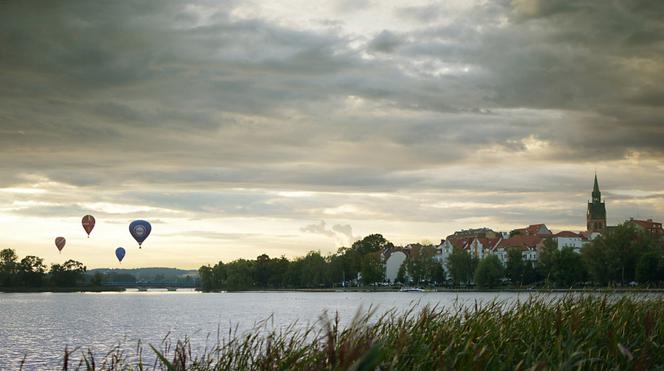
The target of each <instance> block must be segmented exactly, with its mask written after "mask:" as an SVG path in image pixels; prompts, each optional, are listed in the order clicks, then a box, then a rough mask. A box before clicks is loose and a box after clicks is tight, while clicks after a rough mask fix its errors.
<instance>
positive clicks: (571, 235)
mask: <svg viewBox="0 0 664 371" xmlns="http://www.w3.org/2000/svg"><path fill="white" fill-rule="evenodd" d="M551 239H552V240H553V242H555V243H556V246H557V247H558V250H562V249H563V247H571V248H573V249H574V251H575V252H577V253H581V248H582V247H583V245H584V244H585V243H587V242H588V238H586V237H584V235H583V234H581V233H576V232H572V231H561V232H558V233H556V234H554V235H553V236H552V238H551Z"/></svg>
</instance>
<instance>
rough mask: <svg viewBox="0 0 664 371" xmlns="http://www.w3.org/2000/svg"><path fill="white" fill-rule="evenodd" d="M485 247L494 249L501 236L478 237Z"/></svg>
mask: <svg viewBox="0 0 664 371" xmlns="http://www.w3.org/2000/svg"><path fill="white" fill-rule="evenodd" d="M477 240H478V241H479V242H480V243H481V244H482V246H483V247H484V248H485V249H490V250H493V248H494V247H495V246H496V244H497V243H498V242H499V241H500V240H501V239H500V238H478V239H477Z"/></svg>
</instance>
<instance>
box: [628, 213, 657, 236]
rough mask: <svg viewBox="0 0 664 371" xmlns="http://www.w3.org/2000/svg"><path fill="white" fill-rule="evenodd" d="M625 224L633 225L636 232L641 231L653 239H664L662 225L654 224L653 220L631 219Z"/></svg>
mask: <svg viewBox="0 0 664 371" xmlns="http://www.w3.org/2000/svg"><path fill="white" fill-rule="evenodd" d="M625 223H627V224H631V225H632V226H634V228H635V229H636V230H638V231H641V232H643V233H645V234H647V235H648V236H650V237H652V238H655V239H662V237H664V229H662V223H657V222H653V220H652V219H647V220H638V219H634V218H630V219H629V220H626V221H625Z"/></svg>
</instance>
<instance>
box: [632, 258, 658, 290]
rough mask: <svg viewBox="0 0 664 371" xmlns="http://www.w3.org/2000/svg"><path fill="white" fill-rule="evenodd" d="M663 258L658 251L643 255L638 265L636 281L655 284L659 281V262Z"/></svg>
mask: <svg viewBox="0 0 664 371" xmlns="http://www.w3.org/2000/svg"><path fill="white" fill-rule="evenodd" d="M660 259H661V256H660V254H658V253H657V252H656V251H654V250H652V251H648V252H646V253H644V254H642V255H641V258H640V259H639V262H638V263H637V265H636V281H637V282H639V283H644V284H653V283H655V282H657V281H658V280H659V262H660Z"/></svg>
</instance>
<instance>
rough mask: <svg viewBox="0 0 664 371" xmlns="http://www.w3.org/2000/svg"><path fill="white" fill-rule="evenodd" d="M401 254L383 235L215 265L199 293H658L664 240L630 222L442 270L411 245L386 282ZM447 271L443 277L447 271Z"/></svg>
mask: <svg viewBox="0 0 664 371" xmlns="http://www.w3.org/2000/svg"><path fill="white" fill-rule="evenodd" d="M399 249H400V248H399V247H396V246H394V245H393V244H392V243H391V242H389V241H388V240H386V239H385V238H384V237H383V236H382V235H380V234H373V235H370V236H367V237H365V238H364V239H362V240H359V241H357V242H355V243H354V244H353V245H352V246H351V247H350V248H345V247H344V248H340V249H339V250H338V251H337V252H336V253H334V254H329V255H327V256H323V255H322V254H321V253H320V252H317V251H312V252H309V253H308V254H307V255H306V256H304V257H301V258H296V259H294V260H288V259H286V258H285V257H280V258H271V257H269V256H268V255H265V254H263V255H260V256H259V257H257V258H256V259H255V260H248V259H239V260H235V261H232V262H229V263H224V262H218V263H217V264H215V265H214V266H210V265H206V266H203V267H201V268H200V269H199V275H200V282H201V288H202V289H203V290H204V291H217V290H231V291H234V290H260V289H298V288H311V289H316V288H317V289H320V288H339V287H350V286H353V287H358V286H362V287H365V288H369V289H371V288H377V287H380V286H384V285H393V284H400V285H401V284H402V285H417V286H431V287H434V286H437V287H447V288H474V287H479V288H481V289H496V288H504V289H519V288H546V289H552V288H566V289H568V288H588V287H612V288H613V287H625V286H630V284H632V285H635V283H636V282H638V284H639V285H640V286H641V287H658V286H661V283H662V282H663V281H664V249H663V248H662V241H659V240H654V239H652V238H649V237H648V236H647V235H644V234H641V233H639V232H638V231H636V230H635V229H634V228H633V227H631V226H630V225H628V224H625V225H621V226H618V227H617V228H616V229H615V230H614V231H612V232H611V233H610V234H607V235H605V236H600V237H598V238H596V239H595V240H593V241H592V242H591V243H589V244H587V245H586V246H585V247H583V248H582V249H581V251H580V253H579V252H577V251H575V250H574V249H573V248H571V247H563V248H562V249H558V247H557V246H556V244H555V243H554V242H553V241H552V240H551V239H547V240H545V241H544V244H543V247H542V248H541V249H540V251H538V255H539V258H538V261H537V262H531V261H526V260H524V258H523V255H522V252H521V251H520V250H516V249H513V250H510V251H508V252H507V254H508V259H507V263H506V264H504V265H503V263H501V262H500V261H499V260H498V258H497V256H496V255H493V254H488V255H487V257H486V258H484V259H481V260H480V259H478V258H476V257H474V256H471V255H470V254H469V253H468V251H466V250H464V249H455V250H454V251H453V252H452V254H451V255H450V256H449V257H448V259H447V262H446V263H445V264H446V266H445V268H446V270H444V269H443V265H442V264H441V263H440V262H439V261H437V260H436V259H434V256H435V255H436V247H435V246H433V245H431V244H430V243H420V244H411V245H410V246H409V248H408V249H402V250H403V251H404V252H406V255H407V259H406V261H405V262H404V264H403V265H402V266H401V269H400V270H399V274H398V275H397V277H396V279H395V280H394V281H395V282H386V280H385V268H384V266H383V261H384V259H386V258H387V257H388V256H389V254H391V253H393V252H394V251H398V250H399ZM445 271H447V274H446V272H445Z"/></svg>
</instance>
